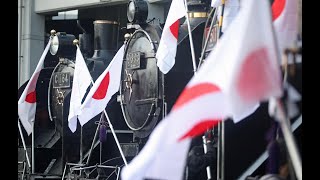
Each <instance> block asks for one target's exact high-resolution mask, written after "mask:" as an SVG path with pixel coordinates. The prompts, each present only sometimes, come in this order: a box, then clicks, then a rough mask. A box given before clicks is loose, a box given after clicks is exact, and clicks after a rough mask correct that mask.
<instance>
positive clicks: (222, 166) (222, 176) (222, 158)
mask: <svg viewBox="0 0 320 180" xmlns="http://www.w3.org/2000/svg"><path fill="white" fill-rule="evenodd" d="M224 126H225V122H224V121H222V122H221V169H220V170H221V179H224V160H225V158H224V152H225V148H224V147H225V146H224V145H225V136H224V131H225V128H224Z"/></svg>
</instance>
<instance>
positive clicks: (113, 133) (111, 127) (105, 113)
mask: <svg viewBox="0 0 320 180" xmlns="http://www.w3.org/2000/svg"><path fill="white" fill-rule="evenodd" d="M103 112H104V115H105V116H106V117H107V120H108V124H109V127H110V130H111V132H112V135H113V137H114V140H115V141H116V144H117V146H118V148H119V151H120V154H121V157H122V159H123V161H124V164H125V165H126V166H127V165H128V163H127V160H126V158H125V157H124V155H123V151H122V149H121V146H120V144H119V141H118V138H117V136H116V133H115V132H114V129H113V126H112V124H111V122H110V119H109V116H108V114H107V112H106V110H103Z"/></svg>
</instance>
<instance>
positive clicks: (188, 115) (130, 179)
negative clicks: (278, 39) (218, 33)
mask: <svg viewBox="0 0 320 180" xmlns="http://www.w3.org/2000/svg"><path fill="white" fill-rule="evenodd" d="M241 3H242V6H241V7H242V8H241V9H240V11H239V14H238V16H237V17H236V19H234V21H233V22H232V23H231V24H230V26H229V28H228V30H227V31H226V32H225V34H224V35H223V36H222V38H221V40H220V43H217V45H216V47H215V50H214V51H211V53H210V54H209V56H208V57H207V59H206V63H205V64H204V65H203V66H202V67H201V68H200V69H199V71H198V73H197V75H196V76H194V77H193V78H192V79H191V80H190V81H189V83H188V84H187V86H186V87H185V89H184V90H183V91H182V93H181V95H180V96H179V98H178V100H177V101H176V103H175V105H174V107H173V109H172V110H171V112H170V113H169V114H168V116H167V117H166V118H164V119H163V120H162V121H161V122H160V123H159V124H158V125H157V126H156V128H155V129H154V131H153V132H152V133H151V135H150V137H149V140H148V141H147V143H146V145H145V146H144V148H143V149H142V150H141V152H140V153H139V154H138V155H137V156H136V157H135V158H134V159H133V160H132V161H131V162H130V163H129V164H128V166H126V167H124V168H123V170H122V172H121V178H122V179H123V180H142V179H144V178H150V179H166V180H178V179H182V177H183V172H184V168H185V163H186V159H187V153H188V149H189V146H190V142H191V137H194V136H197V135H201V134H203V133H204V132H205V131H206V130H207V129H208V128H212V127H213V126H215V125H216V124H218V122H220V121H221V120H223V119H227V118H228V117H230V118H232V119H233V120H234V122H238V121H240V120H241V119H243V118H245V117H247V116H248V115H250V114H251V113H253V112H254V111H255V110H256V108H257V107H258V105H259V102H261V101H265V100H268V99H269V98H270V97H279V96H281V95H282V87H281V73H280V68H279V65H278V63H277V52H276V49H275V42H274V41H275V40H274V39H273V36H272V19H271V11H270V10H271V9H270V6H269V4H268V2H267V0H260V1H256V0H243V1H241ZM261 27H263V28H261Z"/></svg>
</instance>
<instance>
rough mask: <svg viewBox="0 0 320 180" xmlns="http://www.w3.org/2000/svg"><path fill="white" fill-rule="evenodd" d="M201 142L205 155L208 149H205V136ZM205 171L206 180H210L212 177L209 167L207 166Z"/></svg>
mask: <svg viewBox="0 0 320 180" xmlns="http://www.w3.org/2000/svg"><path fill="white" fill-rule="evenodd" d="M202 141H203V150H204V153H205V154H206V153H207V152H208V148H207V140H206V136H205V135H203V136H202ZM206 170H207V177H208V180H211V179H212V177H211V170H210V166H207V167H206Z"/></svg>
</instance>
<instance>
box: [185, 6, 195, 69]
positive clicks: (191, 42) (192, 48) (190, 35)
mask: <svg viewBox="0 0 320 180" xmlns="http://www.w3.org/2000/svg"><path fill="white" fill-rule="evenodd" d="M184 5H185V9H186V21H187V26H188V33H189V37H190V38H189V41H190V51H191V56H192V65H193V72H194V74H196V71H197V66H196V58H195V55H194V47H193V40H192V33H191V28H190V22H189V16H188V4H187V0H184Z"/></svg>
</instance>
